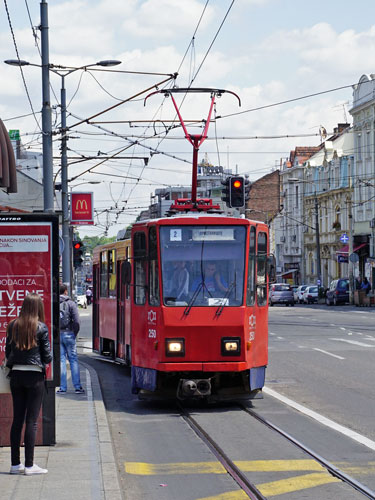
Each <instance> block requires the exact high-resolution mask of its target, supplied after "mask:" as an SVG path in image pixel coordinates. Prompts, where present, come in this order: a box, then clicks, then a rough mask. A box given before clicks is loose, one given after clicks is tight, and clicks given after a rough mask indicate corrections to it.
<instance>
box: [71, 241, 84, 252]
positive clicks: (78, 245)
mask: <svg viewBox="0 0 375 500" xmlns="http://www.w3.org/2000/svg"><path fill="white" fill-rule="evenodd" d="M81 247H83V243H82V241H73V248H74V249H75V250H79V249H80V248H81Z"/></svg>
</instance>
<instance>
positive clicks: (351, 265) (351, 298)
mask: <svg viewBox="0 0 375 500" xmlns="http://www.w3.org/2000/svg"><path fill="white" fill-rule="evenodd" d="M351 168H352V164H351V161H349V163H348V169H349V188H350V193H349V196H350V198H349V199H348V219H349V235H348V236H349V241H348V244H349V245H348V267H349V304H353V303H354V262H353V261H352V260H351V256H352V254H353V213H352V195H353V191H352V190H351V188H352V172H351Z"/></svg>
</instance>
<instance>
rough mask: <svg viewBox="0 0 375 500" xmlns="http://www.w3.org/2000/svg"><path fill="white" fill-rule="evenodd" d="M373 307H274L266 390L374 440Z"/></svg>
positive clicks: (374, 314) (270, 326)
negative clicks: (271, 389)
mask: <svg viewBox="0 0 375 500" xmlns="http://www.w3.org/2000/svg"><path fill="white" fill-rule="evenodd" d="M374 322H375V308H373V309H362V308H360V309H359V308H355V307H351V306H339V307H327V306H325V305H322V306H320V305H313V306H295V307H294V308H286V307H274V308H273V309H272V310H270V317H269V331H270V340H269V366H268V369H267V381H266V383H267V385H268V386H269V387H272V388H273V389H275V390H277V391H279V392H281V393H282V394H284V395H286V396H288V397H290V398H292V399H294V400H296V401H297V402H299V403H301V404H305V405H306V406H308V407H309V408H311V409H313V410H315V411H318V412H321V413H322V414H323V415H325V416H326V417H329V418H331V419H334V420H336V421H337V422H338V423H340V424H342V425H345V426H347V427H350V428H351V429H354V430H355V431H357V432H359V433H362V434H364V435H365V436H367V437H368V438H370V439H372V440H375V428H374V415H375V385H374V361H375V325H374Z"/></svg>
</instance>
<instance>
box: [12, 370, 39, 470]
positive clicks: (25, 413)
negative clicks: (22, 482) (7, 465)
mask: <svg viewBox="0 0 375 500" xmlns="http://www.w3.org/2000/svg"><path fill="white" fill-rule="evenodd" d="M10 388H11V391H12V399H13V423H12V427H11V430H10V446H11V460H12V465H18V464H20V463H21V460H20V443H21V434H22V427H23V424H24V422H25V421H26V427H25V437H24V443H25V466H26V467H32V466H33V463H34V446H35V437H36V431H37V427H38V424H37V420H38V416H39V412H40V407H41V406H42V399H43V393H44V375H43V373H41V372H33V371H21V370H12V372H11V376H10Z"/></svg>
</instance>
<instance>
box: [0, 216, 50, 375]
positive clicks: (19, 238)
mask: <svg viewBox="0 0 375 500" xmlns="http://www.w3.org/2000/svg"><path fill="white" fill-rule="evenodd" d="M2 219H4V218H2ZM52 252H53V250H52V223H51V222H31V221H30V222H17V224H15V223H12V221H9V222H3V220H1V219H0V362H2V360H3V358H4V356H5V343H6V328H7V325H8V323H9V322H10V321H12V320H13V319H15V318H17V316H18V315H19V312H20V310H21V306H22V303H23V300H24V298H25V296H26V295H27V294H29V293H31V292H35V293H37V294H38V295H40V297H41V298H42V300H43V303H44V311H45V322H46V325H47V327H48V331H49V335H50V342H51V347H52V346H53V341H52V332H53V324H52V317H53V315H52V308H53V287H52V282H53V281H52V280H53V261H52ZM52 378H53V363H51V364H50V365H49V366H48V369H47V380H52Z"/></svg>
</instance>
